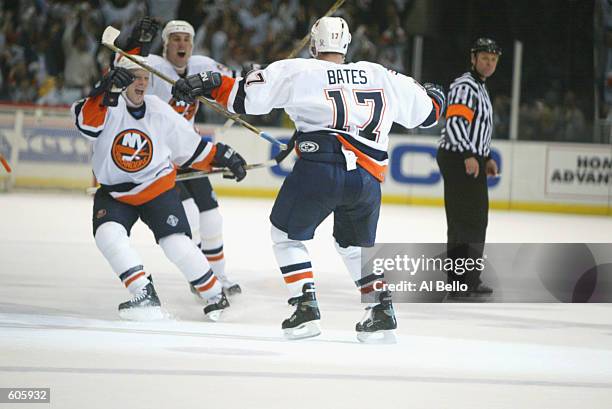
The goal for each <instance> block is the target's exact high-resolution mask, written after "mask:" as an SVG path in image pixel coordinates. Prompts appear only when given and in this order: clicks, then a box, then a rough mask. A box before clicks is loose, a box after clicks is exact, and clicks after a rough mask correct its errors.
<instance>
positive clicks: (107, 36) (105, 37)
mask: <svg viewBox="0 0 612 409" xmlns="http://www.w3.org/2000/svg"><path fill="white" fill-rule="evenodd" d="M119 34H121V31H119V30H117V29H116V28H115V27H113V26H108V27H106V28H105V29H104V32H103V33H102V44H108V45H115V40H116V39H117V37H119Z"/></svg>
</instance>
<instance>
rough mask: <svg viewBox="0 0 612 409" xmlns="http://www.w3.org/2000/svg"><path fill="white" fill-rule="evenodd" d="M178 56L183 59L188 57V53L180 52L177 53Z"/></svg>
mask: <svg viewBox="0 0 612 409" xmlns="http://www.w3.org/2000/svg"><path fill="white" fill-rule="evenodd" d="M177 54H178V56H179V57H181V58H183V57H185V56H186V55H187V53H186V52H185V51H179V52H177Z"/></svg>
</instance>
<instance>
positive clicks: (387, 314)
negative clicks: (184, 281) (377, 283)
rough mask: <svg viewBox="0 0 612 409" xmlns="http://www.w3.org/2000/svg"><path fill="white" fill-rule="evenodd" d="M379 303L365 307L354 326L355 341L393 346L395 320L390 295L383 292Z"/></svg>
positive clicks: (394, 341)
mask: <svg viewBox="0 0 612 409" xmlns="http://www.w3.org/2000/svg"><path fill="white" fill-rule="evenodd" d="M379 300H380V303H379V304H376V305H373V306H369V307H366V313H365V315H364V317H363V319H362V320H361V321H360V322H358V323H357V325H355V331H357V340H359V342H363V343H368V344H395V343H396V342H397V339H396V338H395V329H396V328H397V320H396V319H395V311H394V310H393V304H392V303H391V294H390V293H389V292H388V291H384V292H382V293H381V294H380V297H379Z"/></svg>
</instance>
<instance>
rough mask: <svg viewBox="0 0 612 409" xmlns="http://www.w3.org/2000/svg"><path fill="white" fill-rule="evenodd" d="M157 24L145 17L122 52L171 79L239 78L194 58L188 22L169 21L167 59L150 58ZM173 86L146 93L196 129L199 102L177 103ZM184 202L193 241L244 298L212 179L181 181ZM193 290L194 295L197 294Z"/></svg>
mask: <svg viewBox="0 0 612 409" xmlns="http://www.w3.org/2000/svg"><path fill="white" fill-rule="evenodd" d="M158 28H159V24H158V23H157V21H155V20H153V19H150V18H149V17H144V18H142V19H141V20H140V21H139V22H138V23H137V24H136V26H135V27H134V29H133V30H132V31H131V33H130V35H129V37H128V38H127V39H126V40H123V38H120V40H119V41H122V42H123V44H121V45H122V46H123V48H124V49H126V50H129V52H130V53H138V54H139V55H141V56H146V57H147V63H148V64H149V65H150V66H151V67H153V68H155V69H156V70H158V71H160V72H162V73H163V74H165V75H166V76H167V77H169V78H171V79H173V80H177V79H179V78H183V77H185V76H186V75H187V74H188V73H197V72H203V71H214V72H220V73H221V74H223V75H228V76H232V77H233V76H235V72H233V71H231V70H230V69H228V68H227V67H225V66H224V65H222V64H219V63H218V62H216V61H215V60H213V59H212V58H209V57H206V56H203V55H191V53H192V49H193V38H194V29H193V27H192V26H191V24H189V23H188V22H186V21H182V20H172V21H169V22H168V23H167V24H166V25H165V27H164V29H163V31H162V41H163V47H164V48H163V57H161V56H158V55H155V54H150V55H149V48H150V46H151V42H152V41H153V39H154V38H155V36H156V34H157V31H158ZM170 90H171V85H170V84H168V83H167V82H165V81H163V80H162V79H160V78H157V77H155V76H153V77H151V78H150V80H149V85H148V88H147V94H153V95H157V96H158V97H159V98H161V99H162V100H163V101H166V102H167V103H168V104H170V106H171V107H172V108H173V109H174V110H175V111H176V112H178V113H179V114H180V115H182V116H183V117H184V118H185V119H186V120H188V121H189V122H190V123H191V125H192V126H193V125H194V121H195V115H196V113H197V111H198V108H199V102H198V101H197V100H194V101H192V102H191V103H186V102H184V101H178V100H176V99H175V98H173V97H172V94H171V92H170ZM177 186H178V187H179V188H180V192H181V200H182V202H183V206H184V207H185V212H186V214H187V218H188V221H189V226H190V227H191V232H192V236H193V237H192V238H193V240H194V242H195V244H196V245H198V246H199V247H200V248H201V250H202V253H203V254H204V255H205V256H206V258H207V260H208V262H209V263H210V265H211V267H212V269H213V272H214V273H215V275H216V276H217V277H218V278H219V280H220V281H221V283H222V285H223V288H224V289H225V292H226V293H227V294H228V295H234V294H238V293H240V292H241V291H242V290H241V288H240V286H239V285H238V284H237V283H235V282H233V281H231V280H230V279H229V278H228V276H227V274H226V272H225V256H224V253H223V220H222V217H221V213H220V212H219V203H218V202H217V199H216V196H215V193H214V191H213V188H212V186H211V184H210V181H209V180H208V178H198V179H193V180H188V181H184V182H177ZM193 290H194V289H193V287H192V291H193Z"/></svg>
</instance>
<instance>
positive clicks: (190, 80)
mask: <svg viewBox="0 0 612 409" xmlns="http://www.w3.org/2000/svg"><path fill="white" fill-rule="evenodd" d="M220 85H221V74H219V73H218V72H212V71H204V72H201V73H199V74H194V75H189V76H187V77H186V78H181V79H179V80H178V81H176V82H175V83H174V85H173V86H172V96H173V97H174V98H176V99H177V100H179V101H185V102H187V103H188V104H193V103H194V102H195V99H196V97H198V96H203V97H207V98H211V96H210V92H211V91H212V90H213V89H215V88H217V87H218V86H220Z"/></svg>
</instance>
